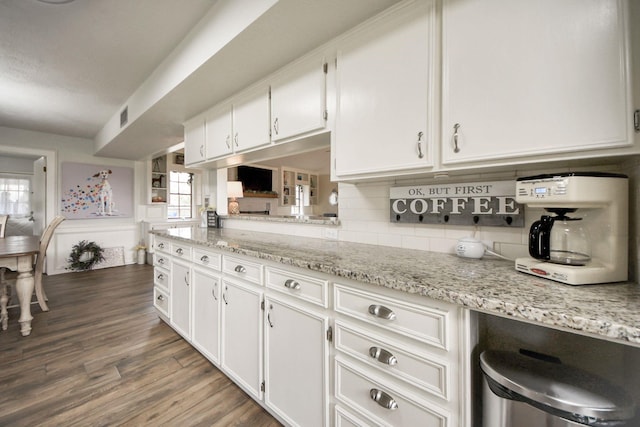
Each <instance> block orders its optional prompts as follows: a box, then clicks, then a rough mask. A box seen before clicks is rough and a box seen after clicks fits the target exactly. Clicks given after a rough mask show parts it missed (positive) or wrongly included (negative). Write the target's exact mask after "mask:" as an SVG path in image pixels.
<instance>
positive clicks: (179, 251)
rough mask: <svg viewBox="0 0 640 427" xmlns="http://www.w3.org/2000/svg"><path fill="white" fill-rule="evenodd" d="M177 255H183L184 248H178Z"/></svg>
mask: <svg viewBox="0 0 640 427" xmlns="http://www.w3.org/2000/svg"><path fill="white" fill-rule="evenodd" d="M176 253H177V254H178V255H182V254H183V253H184V251H183V250H182V248H178V249H176Z"/></svg>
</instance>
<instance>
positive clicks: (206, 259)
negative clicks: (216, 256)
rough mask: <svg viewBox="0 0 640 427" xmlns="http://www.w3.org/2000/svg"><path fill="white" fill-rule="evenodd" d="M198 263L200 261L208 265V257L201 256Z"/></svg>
mask: <svg viewBox="0 0 640 427" xmlns="http://www.w3.org/2000/svg"><path fill="white" fill-rule="evenodd" d="M200 261H202V262H203V263H205V264H208V263H209V257H208V256H206V255H202V256H201V257H200Z"/></svg>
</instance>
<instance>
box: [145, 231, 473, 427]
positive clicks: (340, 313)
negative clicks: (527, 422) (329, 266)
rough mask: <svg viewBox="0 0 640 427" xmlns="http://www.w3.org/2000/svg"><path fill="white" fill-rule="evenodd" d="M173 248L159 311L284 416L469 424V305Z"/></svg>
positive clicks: (159, 282) (157, 268) (164, 258)
mask: <svg viewBox="0 0 640 427" xmlns="http://www.w3.org/2000/svg"><path fill="white" fill-rule="evenodd" d="M172 243H174V242H172ZM171 248H172V250H171V252H167V253H162V252H158V253H156V254H155V256H154V306H155V307H156V309H157V310H158V313H159V315H160V317H161V318H162V319H163V320H165V321H167V322H168V323H169V324H170V325H171V326H172V327H173V328H174V329H175V330H176V331H177V332H178V333H180V334H181V335H182V336H183V337H184V338H185V339H186V340H187V341H189V342H190V343H191V344H192V345H193V346H194V347H195V348H196V349H198V350H199V351H200V352H201V353H202V354H203V355H204V356H205V357H207V358H208V359H209V360H210V361H211V362H212V363H214V364H215V365H216V366H218V367H219V368H220V369H221V370H222V371H223V372H224V373H225V374H226V375H227V376H229V378H231V379H232V380H233V381H234V382H236V383H237V384H238V385H239V386H240V387H242V388H243V389H244V390H245V391H246V392H247V393H248V394H249V395H250V396H251V397H253V398H254V399H255V400H256V401H257V402H259V403H260V404H261V405H262V406H264V407H265V408H266V409H267V410H268V411H270V412H271V413H272V414H273V415H274V416H275V417H276V418H277V419H278V420H279V421H280V422H282V423H284V424H285V425H287V426H304V427H314V426H318V427H321V426H336V427H343V426H344V427H349V426H350V427H353V426H370V425H380V426H395V427H402V426H417V425H419V426H426V427H457V426H464V427H468V426H470V425H471V424H470V421H469V420H470V417H469V414H468V413H466V412H465V411H470V409H469V408H468V406H469V405H466V404H465V402H466V401H468V400H469V399H470V398H471V395H470V392H469V390H470V379H469V377H468V361H467V360H466V358H465V356H464V355H466V354H469V348H471V346H472V344H471V343H469V342H468V341H467V340H466V339H465V337H466V336H467V335H465V334H468V333H469V332H467V331H468V328H465V325H467V324H468V322H469V318H468V316H467V317H465V316H464V311H463V309H462V308H460V307H457V306H455V305H453V304H448V303H443V302H440V301H435V300H432V299H429V298H425V297H422V296H417V295H410V294H408V293H404V292H399V291H394V290H390V289H386V288H377V287H372V286H370V285H365V284H362V283H359V282H354V281H352V280H347V279H339V278H337V277H336V278H333V277H332V276H330V275H327V274H321V273H316V272H310V271H308V270H305V269H301V268H297V267H291V266H286V265H284V264H280V263H273V262H270V261H262V262H261V261H260V260H259V259H257V258H251V257H246V256H243V255H239V254H231V255H227V254H226V253H225V252H224V251H221V252H218V251H214V250H211V248H208V247H199V246H197V245H194V246H193V247H191V246H189V245H184V244H183V243H182V242H181V243H180V244H179V245H178V244H172V245H171ZM334 280H335V282H334ZM336 282H337V283H336Z"/></svg>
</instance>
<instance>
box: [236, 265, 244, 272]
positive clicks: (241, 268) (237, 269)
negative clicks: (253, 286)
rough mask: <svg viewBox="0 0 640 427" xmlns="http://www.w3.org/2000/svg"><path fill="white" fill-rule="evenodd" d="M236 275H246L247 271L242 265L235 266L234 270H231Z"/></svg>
mask: <svg viewBox="0 0 640 427" xmlns="http://www.w3.org/2000/svg"><path fill="white" fill-rule="evenodd" d="M233 270H234V271H235V272H236V273H246V272H247V269H246V268H244V266H242V265H236V268H234V269H233Z"/></svg>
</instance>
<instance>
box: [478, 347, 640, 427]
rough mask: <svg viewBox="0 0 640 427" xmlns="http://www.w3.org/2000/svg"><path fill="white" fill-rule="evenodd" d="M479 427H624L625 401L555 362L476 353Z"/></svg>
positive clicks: (629, 404) (629, 413) (628, 406)
mask: <svg viewBox="0 0 640 427" xmlns="http://www.w3.org/2000/svg"><path fill="white" fill-rule="evenodd" d="M480 367H481V369H482V372H483V392H482V394H483V396H482V397H483V404H482V421H483V426H484V427H584V426H585V425H586V426H597V427H605V426H606V427H613V426H616V427H618V426H627V421H628V420H630V419H631V418H633V416H634V411H635V408H634V403H633V400H632V399H631V397H630V396H629V395H628V394H627V393H626V392H625V391H624V390H622V389H620V388H619V387H616V386H614V385H612V384H610V383H609V382H608V381H606V380H604V379H602V378H600V377H597V376H595V375H592V374H589V373H587V372H585V371H582V370H579V369H576V368H572V367H570V366H567V365H563V364H561V363H559V362H557V361H550V360H547V359H545V358H540V357H536V356H535V355H530V354H520V353H515V352H507V351H492V350H491V351H485V352H483V353H482V354H481V355H480Z"/></svg>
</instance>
